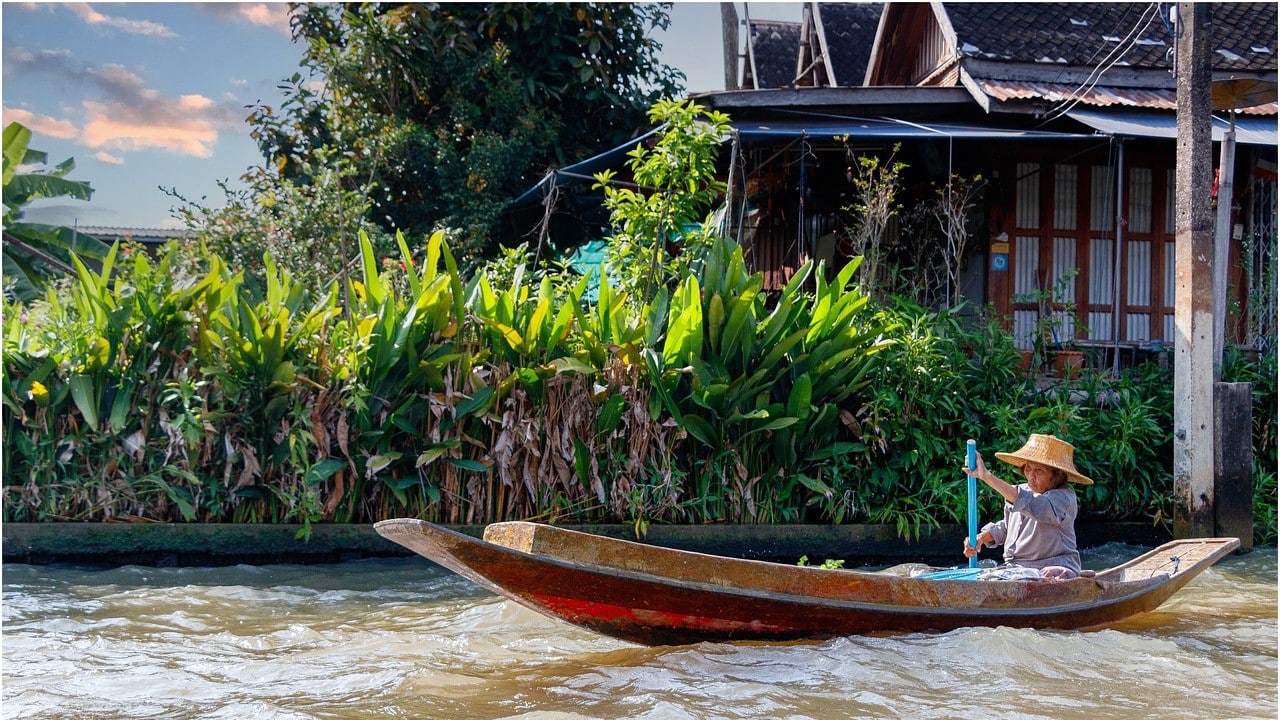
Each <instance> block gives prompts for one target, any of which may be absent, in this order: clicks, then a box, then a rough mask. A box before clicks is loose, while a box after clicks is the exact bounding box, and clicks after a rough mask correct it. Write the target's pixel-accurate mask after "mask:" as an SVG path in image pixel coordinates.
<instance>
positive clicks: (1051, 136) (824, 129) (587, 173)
mask: <svg viewBox="0 0 1280 720" xmlns="http://www.w3.org/2000/svg"><path fill="white" fill-rule="evenodd" d="M732 126H733V130H734V131H735V132H736V133H737V135H738V137H739V138H741V139H742V140H744V141H747V142H750V141H757V140H768V139H784V138H798V137H809V138H824V137H825V138H831V139H837V138H846V137H848V138H864V139H877V138H881V139H884V140H894V139H902V138H914V139H920V140H925V139H929V140H945V139H957V140H960V139H966V140H968V139H987V140H1001V139H1003V140H1081V139H1087V138H1090V137H1093V136H1092V135H1090V134H1087V133H1065V132H1055V131H1050V130H1023V129H1018V128H1000V127H985V126H982V125H967V124H963V123H938V122H929V123H915V122H911V121H907V120H897V119H894V118H884V117H880V118H859V117H844V116H830V115H822V116H817V117H814V118H811V119H787V120H777V121H772V122H758V121H738V120H735V121H733V123H732ZM661 129H662V126H659V127H656V128H654V129H652V130H650V131H649V132H647V133H645V134H644V135H641V136H640V137H638V138H635V139H634V140H628V141H627V142H625V143H623V144H622V145H619V146H618V147H615V148H613V149H611V150H607V151H605V152H603V153H600V154H599V155H596V156H594V157H590V158H587V159H586V160H583V161H582V162H579V163H575V164H573V165H570V166H568V167H565V168H561V169H559V170H553V171H551V172H549V173H547V175H546V177H544V178H542V180H540V181H539V182H538V184H537V185H534V186H533V187H531V188H529V189H528V190H526V191H525V192H524V193H522V194H521V195H520V197H518V198H516V199H515V200H514V201H512V203H511V207H519V206H521V205H525V204H527V203H529V202H530V201H532V200H535V199H537V198H539V197H540V196H541V195H542V194H544V193H546V192H547V191H548V189H549V187H551V186H553V185H562V184H565V183H569V182H581V181H583V180H589V179H591V178H592V177H593V176H594V175H595V174H596V173H598V172H600V171H601V170H606V169H608V168H616V167H621V166H622V164H623V162H624V160H625V158H626V155H627V153H628V152H631V150H632V149H633V148H635V146H636V145H637V144H639V143H641V142H644V141H645V140H646V139H648V138H649V136H651V135H654V134H655V133H657V132H658V131H660V130H661Z"/></svg>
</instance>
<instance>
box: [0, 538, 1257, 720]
mask: <svg viewBox="0 0 1280 720" xmlns="http://www.w3.org/2000/svg"><path fill="white" fill-rule="evenodd" d="M1141 551H1142V548H1137V547H1131V546H1123V545H1108V546H1105V547H1103V548H1099V549H1096V550H1093V551H1090V552H1089V553H1087V554H1086V558H1085V559H1086V565H1087V566H1089V567H1094V568H1101V567H1106V566H1109V565H1114V564H1116V563H1117V562H1119V561H1122V560H1125V559H1128V558H1129V557H1132V556H1135V555H1137V554H1139V553H1140V552H1141ZM0 570H2V572H3V597H2V599H0V602H2V603H3V638H2V639H3V678H2V679H3V685H2V690H0V693H2V695H0V698H2V702H3V717H4V718H13V719H18V718H24V719H34V718H76V719H82V718H103V719H107V718H192V719H194V718H201V719H203V718H227V719H231V718H234V719H235V720H252V719H259V718H261V719H267V718H270V719H281V720H285V719H287V720H312V719H317V720H318V719H322V718H323V719H329V718H334V719H337V718H424V719H430V718H440V719H442V720H443V719H454V718H457V719H468V718H474V719H476V720H489V719H497V718H513V719H514V718H521V719H527V720H551V719H558V718H566V719H572V720H579V719H587V718H652V719H655V720H658V719H660V720H666V719H668V718H670V719H673V720H684V719H698V720H703V719H710V718H780V719H782V718H785V719H787V720H798V719H801V718H814V719H827V718H831V719H837V718H839V719H844V718H948V719H949V718H973V719H975V720H978V719H981V720H992V719H993V718H1000V719H1005V720H1008V719H1011V718H1012V719H1019V720H1029V719H1032V718H1055V719H1057V718H1063V719H1066V718H1080V719H1082V720H1105V719H1107V718H1117V719H1120V718H1123V719H1125V720H1131V719H1133V718H1161V719H1164V720H1168V719H1171V718H1187V719H1188V720H1190V719H1191V718H1195V719H1196V720H1200V719H1202V718H1218V719H1225V718H1249V719H1253V718H1275V717H1276V714H1277V703H1276V697H1277V695H1276V693H1277V674H1276V673H1277V671H1276V660H1277V625H1276V607H1277V574H1276V551H1275V549H1274V548H1262V549H1259V550H1256V551H1254V552H1253V553H1250V554H1248V555H1244V556H1239V557H1231V558H1227V559H1226V560H1224V561H1222V562H1220V563H1219V564H1218V565H1216V566H1215V567H1213V568H1210V569H1209V570H1208V571H1206V572H1205V573H1204V574H1203V575H1201V576H1200V577H1198V578H1196V579H1195V580H1194V581H1193V582H1192V583H1191V584H1190V585H1189V586H1188V587H1187V588H1185V589H1184V590H1183V591H1182V592H1180V593H1178V594H1177V595H1175V596H1174V597H1173V599H1172V600H1170V601H1169V602H1168V603H1166V604H1165V605H1164V606H1163V607H1161V608H1160V609H1159V610H1158V611H1156V612H1153V613H1149V614H1147V615H1144V616H1140V617H1138V618H1135V619H1133V620H1130V621H1127V622H1125V623H1124V624H1122V625H1118V626H1115V627H1113V628H1110V629H1107V630H1102V631H1097V632H1088V633H1080V632H1044V631H1034V630H1013V629H1009V628H995V629H981V628H974V629H965V630H958V631H954V632H950V633H945V634H933V635H931V634H910V635H898V636H890V637H854V638H840V639H834V640H829V641H824V642H801V643H787V644H773V645H766V644H749V643H743V644H726V645H711V644H704V645H693V646H687V647H675V648H645V647H639V646H635V645H629V644H627V643H623V642H619V641H616V640H612V639H609V638H605V637H600V636H597V635H594V634H591V633H588V632H586V631H583V630H578V629H575V628H572V627H569V626H567V625H563V624H560V623H557V622H555V621H552V620H549V619H546V618H543V617H542V616H540V615H537V614H535V613H533V612H531V611H528V610H525V609H524V608H521V607H519V606H517V605H515V604H513V603H510V602H507V601H505V600H502V599H500V598H498V597H496V596H494V595H492V594H490V593H488V592H487V591H484V590H482V589H480V588H479V587H477V586H475V585H473V584H471V583H470V582H468V581H466V580H463V579H461V578H459V577H457V576H455V575H453V574H451V573H448V572H446V571H444V570H441V569H439V568H436V567H435V566H432V565H430V564H428V563H427V562H425V561H421V560H379V561H359V562H348V563H342V564H338V565H312V566H301V565H272V566H243V565H242V566H238V567H227V568H152V567H134V566H130V567H122V568H115V569H110V570H101V569H98V570H95V569H83V568H70V567H55V566H31V565H5V566H3V568H0Z"/></svg>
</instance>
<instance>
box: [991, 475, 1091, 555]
mask: <svg viewBox="0 0 1280 720" xmlns="http://www.w3.org/2000/svg"><path fill="white" fill-rule="evenodd" d="M1017 490H1018V499H1017V500H1014V501H1013V502H1012V503H1008V502H1006V503H1005V505H1004V519H1002V520H1000V521H999V522H993V523H988V524H987V525H986V526H984V527H983V528H982V529H983V530H985V531H986V532H989V533H991V537H992V538H994V539H995V544H996V545H1004V561H1005V562H1007V563H1014V564H1016V565H1020V566H1022V567H1028V568H1036V569H1039V568H1044V567H1048V566H1050V565H1061V566H1063V567H1067V568H1071V569H1072V570H1074V571H1076V572H1080V551H1079V550H1077V549H1076V512H1077V509H1078V504H1077V502H1076V493H1075V491H1074V490H1072V489H1071V488H1069V487H1067V486H1065V485H1064V486H1062V487H1056V488H1054V489H1052V490H1050V491H1049V492H1046V493H1043V494H1041V495H1037V494H1035V493H1034V492H1032V491H1031V488H1030V487H1029V486H1027V485H1026V484H1025V483H1024V484H1022V485H1019V486H1018V487H1017Z"/></svg>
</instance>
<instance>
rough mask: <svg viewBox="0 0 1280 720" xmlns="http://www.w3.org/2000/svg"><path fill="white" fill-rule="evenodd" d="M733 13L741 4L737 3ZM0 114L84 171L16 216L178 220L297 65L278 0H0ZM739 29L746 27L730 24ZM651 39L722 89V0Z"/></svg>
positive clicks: (51, 155)
mask: <svg viewBox="0 0 1280 720" xmlns="http://www.w3.org/2000/svg"><path fill="white" fill-rule="evenodd" d="M737 5H738V14H739V17H741V16H742V15H743V10H744V8H743V4H742V3H738V4H737ZM801 7H802V6H801V4H800V3H750V5H749V7H748V8H746V10H747V11H749V13H750V16H751V17H752V18H756V19H774V20H795V21H798V20H799V19H800V16H801V12H802V9H801ZM0 13H2V14H0V28H2V31H3V42H2V43H0V50H2V51H3V82H2V83H0V100H2V101H3V124H4V125H6V126H7V125H8V124H9V123H11V122H20V123H22V124H23V125H25V126H27V127H28V128H30V129H31V130H32V139H31V143H30V147H31V148H33V149H36V150H40V151H43V152H45V153H47V155H48V161H49V162H48V165H46V166H43V167H39V166H37V167H35V168H33V169H37V170H39V169H50V168H51V167H52V166H54V165H56V164H58V163H60V162H62V161H63V160H66V159H67V158H72V159H74V161H75V170H73V171H72V172H71V173H70V174H69V175H68V176H67V177H68V178H70V179H73V180H83V181H88V182H89V183H90V185H91V186H92V188H93V197H92V199H91V200H89V201H79V200H69V199H65V198H64V199H49V200H41V201H37V202H36V203H33V204H32V205H31V206H30V207H29V209H28V210H27V213H26V217H25V218H24V219H25V220H27V221H31V222H46V223H52V224H60V225H66V226H68V227H70V226H109V227H130V228H177V227H181V222H180V221H179V220H178V219H177V218H175V217H174V215H173V212H172V210H173V208H174V207H175V206H178V205H179V204H180V202H179V201H178V200H177V199H175V198H174V197H172V196H170V195H169V194H167V193H165V192H164V191H163V190H161V188H162V187H163V188H168V189H172V190H173V191H176V192H177V193H178V194H179V195H181V196H183V197H185V198H188V199H191V200H196V201H200V202H201V203H202V204H206V205H211V206H217V205H220V204H221V199H222V198H223V196H224V194H223V191H222V190H221V189H220V188H219V187H218V182H219V181H226V182H228V184H229V185H230V186H232V187H241V186H242V184H241V183H240V181H239V178H240V176H241V175H243V174H244V173H245V171H246V170H247V169H248V168H250V167H251V166H254V165H257V164H259V163H260V162H261V155H260V154H259V153H258V150H257V146H256V145H255V144H254V143H253V141H252V139H251V138H250V137H249V126H248V125H247V124H246V123H245V118H246V117H247V116H248V115H249V112H250V109H251V108H250V106H254V105H257V104H259V103H262V104H266V105H272V106H278V105H279V103H280V101H281V99H282V96H281V93H280V90H279V89H278V88H277V86H278V85H279V84H280V83H281V82H282V81H284V80H285V79H287V78H289V77H290V76H292V75H293V74H294V73H295V72H302V71H303V69H302V68H301V66H300V61H301V58H302V48H301V46H299V45H295V44H294V43H293V42H292V40H291V39H290V35H289V21H288V13H287V5H286V4H285V3H44V2H40V3H31V2H9V1H7V0H6V1H5V2H4V3H3V7H2V8H0ZM739 34H740V35H745V32H742V31H740V33H739ZM656 38H657V39H658V40H659V42H661V43H662V44H663V61H664V62H666V63H667V64H669V65H672V66H674V67H676V68H677V69H679V70H682V71H683V72H684V73H685V75H686V77H687V81H686V89H687V90H688V91H690V92H697V91H706V90H722V89H724V70H723V67H724V65H723V57H722V50H721V40H720V5H719V3H713V2H712V3H706V2H678V3H676V5H675V7H674V8H673V10H672V12H671V27H670V28H669V29H668V30H667V31H666V32H662V33H658V34H657V35H656Z"/></svg>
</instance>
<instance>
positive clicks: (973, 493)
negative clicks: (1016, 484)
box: [965, 440, 978, 568]
mask: <svg viewBox="0 0 1280 720" xmlns="http://www.w3.org/2000/svg"><path fill="white" fill-rule="evenodd" d="M965 455H966V458H965V461H966V462H967V463H968V464H969V471H970V472H972V471H974V470H977V469H978V441H977V440H970V441H969V442H967V443H965ZM968 478H969V544H970V545H972V546H973V548H974V549H975V550H977V549H978V479H977V478H975V477H974V476H972V475H969V476H968ZM969 567H971V568H976V567H978V555H977V553H974V556H973V557H971V558H969Z"/></svg>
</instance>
